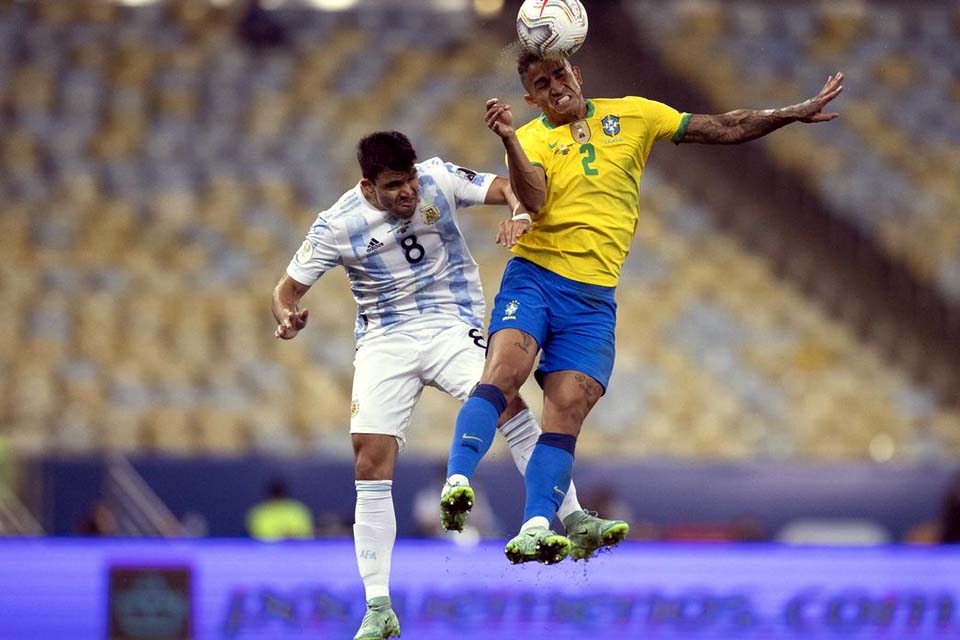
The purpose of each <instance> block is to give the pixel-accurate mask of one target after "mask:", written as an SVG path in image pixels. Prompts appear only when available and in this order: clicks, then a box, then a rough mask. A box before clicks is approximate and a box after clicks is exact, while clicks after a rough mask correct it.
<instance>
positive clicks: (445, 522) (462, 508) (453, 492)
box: [440, 483, 474, 531]
mask: <svg viewBox="0 0 960 640" xmlns="http://www.w3.org/2000/svg"><path fill="white" fill-rule="evenodd" d="M473 497H474V496H473V489H471V488H470V485H468V484H447V483H444V485H443V494H441V496H440V526H441V527H443V528H444V530H445V531H463V525H465V524H466V523H467V514H468V513H470V509H472V508H473Z"/></svg>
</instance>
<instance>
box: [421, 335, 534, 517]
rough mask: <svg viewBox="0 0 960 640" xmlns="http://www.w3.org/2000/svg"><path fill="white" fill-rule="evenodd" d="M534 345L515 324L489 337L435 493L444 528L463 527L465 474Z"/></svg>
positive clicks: (468, 501) (525, 370)
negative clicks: (480, 372) (443, 477)
mask: <svg viewBox="0 0 960 640" xmlns="http://www.w3.org/2000/svg"><path fill="white" fill-rule="evenodd" d="M538 350H539V347H538V345H537V342H536V340H534V339H533V338H532V337H531V336H530V335H529V334H527V333H524V332H522V331H518V330H516V329H503V330H501V331H498V332H497V333H495V334H493V335H492V336H491V337H490V344H489V347H488V350H487V359H486V361H485V362H484V367H483V375H482V376H481V378H480V383H479V384H478V385H477V386H476V387H475V388H474V390H473V392H472V393H471V394H470V397H469V398H468V399H467V401H466V402H465V403H464V404H463V407H461V408H460V413H459V415H458V416H457V426H456V429H455V431H454V435H453V442H452V444H451V446H450V459H449V462H448V464H447V481H446V483H444V486H443V492H442V494H441V497H440V524H441V525H442V526H443V528H444V529H446V530H448V531H461V530H463V525H464V522H465V521H466V515H467V513H468V512H469V511H470V509H471V508H473V501H474V493H473V489H472V488H471V487H470V481H469V479H470V477H472V476H473V473H474V471H476V468H477V465H478V464H479V463H480V459H481V458H483V456H484V454H485V453H486V452H487V450H489V448H490V445H491V444H492V443H493V438H494V436H495V435H496V428H497V426H498V425H500V424H502V422H503V420H502V414H503V413H504V412H505V411H507V409H508V407H511V406H512V407H514V408H516V407H517V406H518V405H516V404H514V403H515V402H516V401H517V400H518V399H519V395H518V394H519V390H520V387H521V385H523V383H524V382H525V381H526V380H527V378H528V377H529V376H530V372H531V371H532V370H533V363H534V361H535V360H536V357H537V351H538ZM516 411H519V409H516ZM516 411H515V412H514V413H516ZM511 417H512V416H511Z"/></svg>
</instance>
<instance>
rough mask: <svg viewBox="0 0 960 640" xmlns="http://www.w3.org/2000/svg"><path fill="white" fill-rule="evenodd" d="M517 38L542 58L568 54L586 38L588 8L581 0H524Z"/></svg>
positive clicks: (526, 47)
mask: <svg viewBox="0 0 960 640" xmlns="http://www.w3.org/2000/svg"><path fill="white" fill-rule="evenodd" d="M517 37H518V38H519V39H520V44H522V45H523V47H524V48H525V49H526V50H528V51H531V52H533V53H535V54H536V55H537V56H539V57H541V58H556V57H560V56H568V55H570V54H572V53H574V52H575V51H576V50H577V49H579V48H580V45H582V44H583V41H584V40H586V39H587V10H586V9H584V8H583V5H582V4H580V1H579V0H524V2H523V4H522V5H520V11H518V12H517Z"/></svg>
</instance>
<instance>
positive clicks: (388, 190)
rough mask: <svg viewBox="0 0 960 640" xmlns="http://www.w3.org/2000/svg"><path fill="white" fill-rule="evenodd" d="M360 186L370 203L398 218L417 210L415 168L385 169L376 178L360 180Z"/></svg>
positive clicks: (406, 216)
mask: <svg viewBox="0 0 960 640" xmlns="http://www.w3.org/2000/svg"><path fill="white" fill-rule="evenodd" d="M360 188H361V189H363V194H364V195H365V196H366V198H367V200H368V201H369V202H370V204H372V205H373V206H375V207H376V208H377V209H380V210H382V211H389V212H390V213H392V214H393V215H395V216H397V217H398V218H404V219H406V218H410V217H412V216H413V214H414V213H416V211H417V200H418V199H419V198H420V183H419V182H418V178H417V170H416V168H413V169H410V171H393V170H392V169H385V170H383V171H381V172H380V175H378V176H377V179H376V180H373V181H371V180H367V179H366V178H364V179H363V180H361V181H360Z"/></svg>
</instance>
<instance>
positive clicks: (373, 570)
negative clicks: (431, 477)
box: [353, 480, 397, 600]
mask: <svg viewBox="0 0 960 640" xmlns="http://www.w3.org/2000/svg"><path fill="white" fill-rule="evenodd" d="M356 485H357V506H356V511H355V519H356V520H355V523H354V525H353V545H354V548H355V550H356V553H357V567H358V568H359V569H360V578H361V579H362V580H363V587H364V589H365V590H366V593H367V600H369V599H370V598H376V597H378V596H389V595H390V559H391V557H392V555H393V543H394V542H395V541H396V539H397V516H396V514H395V513H394V511H393V480H357V482H356Z"/></svg>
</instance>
